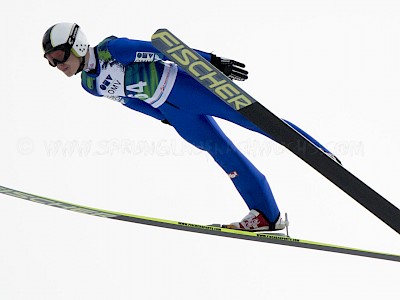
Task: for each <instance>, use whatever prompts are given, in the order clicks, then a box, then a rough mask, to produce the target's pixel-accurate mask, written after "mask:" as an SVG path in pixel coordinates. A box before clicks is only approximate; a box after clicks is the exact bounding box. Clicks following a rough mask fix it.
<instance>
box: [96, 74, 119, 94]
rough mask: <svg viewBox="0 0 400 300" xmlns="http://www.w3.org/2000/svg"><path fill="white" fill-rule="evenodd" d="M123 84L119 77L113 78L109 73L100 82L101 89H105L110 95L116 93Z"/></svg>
mask: <svg viewBox="0 0 400 300" xmlns="http://www.w3.org/2000/svg"><path fill="white" fill-rule="evenodd" d="M121 86H122V82H121V81H119V80H118V79H113V78H112V77H111V75H108V76H107V77H106V79H105V80H104V81H103V82H102V83H101V84H100V89H101V90H103V91H105V92H106V93H107V94H109V95H114V94H115V93H116V92H117V91H118V89H119V88H120V87H121Z"/></svg>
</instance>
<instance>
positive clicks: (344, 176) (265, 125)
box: [152, 29, 400, 233]
mask: <svg viewBox="0 0 400 300" xmlns="http://www.w3.org/2000/svg"><path fill="white" fill-rule="evenodd" d="M152 44H153V46H154V47H155V48H157V49H158V50H159V51H160V52H162V53H163V54H164V55H165V56H167V57H168V59H170V60H171V61H174V62H175V63H176V64H178V66H179V67H181V68H182V69H183V70H184V71H186V72H187V73H188V74H189V75H191V76H192V77H193V78H195V79H196V80H197V81H198V82H199V83H200V84H202V85H203V86H204V87H205V88H207V89H208V90H209V91H211V92H212V93H214V94H215V95H216V96H218V97H219V98H220V99H221V100H222V101H224V102H225V103H226V104H227V105H229V106H230V107H231V108H232V109H234V110H236V111H237V112H238V113H240V114H242V115H243V116H244V117H246V118H247V119H248V120H249V121H251V122H252V123H253V124H254V125H256V126H257V127H259V128H260V129H261V130H263V131H264V132H265V133H267V134H268V135H269V136H270V137H271V138H272V139H274V140H275V141H276V142H278V143H280V144H281V145H283V146H284V147H286V148H287V149H289V150H290V151H291V152H293V153H294V154H295V155H297V156H298V157H300V158H301V159H302V160H304V161H305V162H306V163H307V164H309V165H310V166H311V167H313V168H314V169H315V170H317V171H318V172H319V173H321V174H322V175H323V176H325V177H326V178H327V179H328V180H330V181H331V182H332V183H333V184H335V185H336V186H337V187H339V188H340V189H341V190H343V191H344V192H345V193H347V194H348V195H349V196H350V197H352V198H353V199H354V200H356V201H357V202H358V203H359V204H361V205H362V206H364V207H365V208H366V209H367V210H369V211H370V212H371V213H373V214H374V215H375V216H376V217H378V218H379V219H380V220H382V221H383V222H384V223H386V224H387V225H388V226H390V227H391V228H392V229H393V230H395V231H396V232H397V233H400V210H399V209H398V208H397V207H396V206H395V205H393V204H392V203H391V202H389V201H388V200H386V199H385V198H384V197H382V196H381V195H380V194H378V193H377V192H376V191H374V190H373V189H372V188H370V187H369V186H368V185H366V184H365V183H364V182H363V181H361V180H360V179H358V178H357V177H356V176H354V175H353V174H352V173H350V172H349V171H348V170H346V169H345V168H344V167H343V166H342V165H341V164H339V163H337V162H336V161H334V160H333V159H331V158H330V157H329V156H328V155H326V154H325V153H324V152H323V151H321V150H320V149H319V148H317V147H315V146H314V144H312V143H311V142H310V141H309V140H308V139H307V138H305V137H304V136H303V135H301V134H300V133H299V132H297V131H296V130H295V129H293V128H292V127H291V126H290V125H288V124H287V123H285V122H284V121H283V120H281V119H280V118H278V117H277V116H276V115H274V114H273V113H272V112H271V111H269V110H268V109H267V108H265V107H264V106H263V105H261V104H260V103H259V102H257V101H256V100H255V99H254V98H253V97H251V96H250V95H249V94H248V93H246V92H245V91H244V90H242V89H241V88H240V87H239V86H238V85H236V84H235V83H234V82H232V81H231V80H230V79H229V78H228V77H227V76H225V75H224V74H223V73H222V72H221V71H219V70H218V69H217V68H216V67H214V66H213V65H212V64H211V63H210V62H208V61H207V60H206V59H204V58H203V57H202V56H200V55H199V54H198V53H197V52H196V51H194V50H193V49H191V48H190V47H188V46H187V45H186V44H185V43H183V42H182V41H181V40H180V39H178V38H177V37H176V36H175V35H173V34H172V33H171V32H170V31H168V30H167V29H159V30H157V31H156V32H155V33H154V34H153V36H152Z"/></svg>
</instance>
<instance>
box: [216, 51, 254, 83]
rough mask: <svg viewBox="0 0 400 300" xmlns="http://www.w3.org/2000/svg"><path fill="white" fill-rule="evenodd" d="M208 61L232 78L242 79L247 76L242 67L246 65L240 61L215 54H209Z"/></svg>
mask: <svg viewBox="0 0 400 300" xmlns="http://www.w3.org/2000/svg"><path fill="white" fill-rule="evenodd" d="M210 62H211V64H212V65H214V66H215V67H216V68H217V69H218V70H220V71H222V73H224V74H225V75H226V76H228V77H229V78H230V79H232V80H233V79H234V80H239V81H244V80H246V79H247V78H248V76H247V74H249V72H247V71H246V70H245V69H244V68H245V67H246V66H245V65H244V64H242V63H240V62H237V61H235V60H232V59H228V58H222V57H218V56H216V55H215V54H211V60H210Z"/></svg>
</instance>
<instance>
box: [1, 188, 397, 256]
mask: <svg viewBox="0 0 400 300" xmlns="http://www.w3.org/2000/svg"><path fill="white" fill-rule="evenodd" d="M0 193H2V194H5V195H8V196H11V197H16V198H21V199H24V200H27V201H31V202H35V203H39V204H44V205H48V206H52V207H57V208H61V209H64V210H69V211H73V212H79V213H83V214H87V215H91V216H96V217H101V218H108V219H113V220H120V221H126V222H131V223H137V224H143V225H149V226H155V227H162V228H169V229H174V230H181V231H188V232H195V233H201V234H208V235H215V236H220V237H227V238H234V239H241V240H249V241H255V242H262V243H270V244H278V245H285V246H291V247H299V248H306V249H314V250H320V251H328V252H336V253H342V254H349V255H355V256H361V257H369V258H376V259H382V260H389V261H398V262H400V255H398V254H390V253H382V252H374V251H368V250H361V249H355V248H350V247H344V246H337V245H331V244H325V243H319V242H312V241H307V240H301V239H296V238H291V237H288V236H281V235H276V234H268V233H256V232H247V231H240V230H231V229H226V228H221V227H217V226H216V225H199V224H192V223H187V222H178V221H171V220H164V219H157V218H151V217H144V216H137V215H132V214H126V213H120V212H113V211H108V210H103V209H98V208H92V207H87V206H82V205H78V204H73V203H69V202H64V201H60V200H55V199H51V198H46V197H42V196H38V195H34V194H30V193H26V192H22V191H19V190H15V189H11V188H7V187H4V186H0Z"/></svg>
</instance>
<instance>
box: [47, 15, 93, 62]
mask: <svg viewBox="0 0 400 300" xmlns="http://www.w3.org/2000/svg"><path fill="white" fill-rule="evenodd" d="M56 48H58V49H59V48H62V49H63V50H65V49H68V50H70V51H71V52H72V53H73V54H74V55H75V56H76V57H83V56H85V55H86V53H87V51H88V49H89V43H88V41H87V39H86V36H85V34H84V33H83V32H82V30H80V28H79V26H78V25H77V24H75V23H58V24H55V25H53V26H51V27H50V28H49V29H48V30H47V31H46V33H45V34H44V36H43V51H44V52H45V54H47V53H49V52H52V51H54V50H56Z"/></svg>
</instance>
